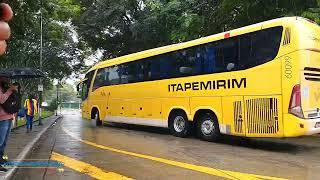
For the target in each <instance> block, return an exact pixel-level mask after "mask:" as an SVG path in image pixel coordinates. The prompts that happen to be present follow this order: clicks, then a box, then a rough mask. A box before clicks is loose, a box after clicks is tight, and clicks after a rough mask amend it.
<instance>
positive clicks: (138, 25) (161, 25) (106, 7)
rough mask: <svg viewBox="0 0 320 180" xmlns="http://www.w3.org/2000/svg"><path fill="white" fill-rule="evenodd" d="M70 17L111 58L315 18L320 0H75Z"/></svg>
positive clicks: (80, 32)
mask: <svg viewBox="0 0 320 180" xmlns="http://www.w3.org/2000/svg"><path fill="white" fill-rule="evenodd" d="M78 2H79V4H80V5H81V6H82V9H83V12H82V13H81V15H80V17H79V18H75V19H73V23H74V24H75V26H76V27H77V30H78V32H79V34H80V35H81V36H82V37H83V38H84V39H85V41H86V42H88V44H89V45H90V47H92V48H93V49H103V50H105V51H104V52H105V54H104V57H105V58H110V57H115V56H120V55H124V54H129V53H132V52H136V51H141V50H144V49H149V48H153V47H157V46H162V45H167V44H171V43H176V42H182V41H187V40H191V39H195V38H198V37H203V36H207V35H211V34H215V33H219V32H222V31H226V30H230V29H234V28H238V27H242V26H245V25H249V24H254V23H258V22H261V21H265V20H270V19H274V18H278V17H284V16H303V17H307V18H310V19H312V20H315V21H316V22H318V23H320V14H319V13H320V9H319V2H320V1H319V0H247V1H242V0H117V1H114V0H96V1H90V0H87V1H85V0H78Z"/></svg>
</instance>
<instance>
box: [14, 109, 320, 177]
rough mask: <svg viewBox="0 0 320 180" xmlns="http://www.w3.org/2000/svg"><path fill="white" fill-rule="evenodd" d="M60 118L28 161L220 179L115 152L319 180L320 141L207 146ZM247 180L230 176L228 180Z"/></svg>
mask: <svg viewBox="0 0 320 180" xmlns="http://www.w3.org/2000/svg"><path fill="white" fill-rule="evenodd" d="M63 113H64V118H63V119H62V120H60V121H58V122H57V123H56V124H55V125H54V126H52V127H51V128H50V129H49V130H48V131H47V133H46V134H45V135H44V136H42V138H41V140H40V141H39V143H38V144H37V146H36V147H35V148H34V149H33V152H32V153H31V154H30V155H29V157H28V158H29V159H50V158H52V153H59V154H61V155H63V156H66V157H69V158H72V159H75V160H77V161H81V162H84V163H88V164H90V165H91V166H94V167H97V168H99V169H101V170H103V171H105V172H113V173H117V174H120V175H123V176H125V177H129V178H133V179H223V176H219V172H218V173H217V175H212V174H210V173H205V172H201V171H197V170H194V169H192V168H191V169H188V167H190V166H188V167H181V166H175V165H172V164H171V165H170V164H168V163H164V162H161V161H157V160H150V159H148V158H143V157H137V156H134V155H130V154H126V153H123V152H116V151H114V150H113V149H110V148H115V149H117V150H122V151H125V152H133V153H138V154H141V155H147V156H148V157H149V156H150V157H157V158H162V159H165V160H171V161H174V162H178V163H179V162H182V163H188V164H189V165H190V164H191V165H198V166H204V167H209V168H214V169H218V171H219V170H227V171H228V172H229V171H230V172H231V173H232V172H239V173H247V174H254V175H263V176H272V177H278V178H287V179H310V180H314V179H320V136H318V137H316V136H313V137H302V138H294V139H250V140H243V139H240V138H233V137H225V138H224V140H223V142H221V143H212V142H205V141H201V140H199V139H196V138H194V137H189V138H178V137H174V136H171V135H170V133H169V131H168V130H167V129H162V128H152V127H142V126H132V125H119V124H117V125H114V124H112V125H110V124H108V125H104V126H103V127H93V126H92V124H91V122H90V121H86V120H82V119H81V116H80V112H79V111H64V112H63ZM70 134H71V135H73V136H71V135H70ZM74 137H78V139H77V138H74ZM79 139H82V140H85V142H82V141H79ZM92 144H94V145H92ZM98 146H99V147H107V149H103V148H99V147H98ZM108 148H109V149H108ZM88 171H90V170H86V169H85V170H82V171H79V170H75V168H70V167H65V168H64V171H63V172H59V171H57V170H56V169H19V170H18V171H17V173H16V174H15V176H14V177H13V179H92V178H93V177H94V176H92V174H91V175H90V173H88ZM249 177H250V176H231V179H232V178H233V179H247V178H249ZM101 179H105V178H101Z"/></svg>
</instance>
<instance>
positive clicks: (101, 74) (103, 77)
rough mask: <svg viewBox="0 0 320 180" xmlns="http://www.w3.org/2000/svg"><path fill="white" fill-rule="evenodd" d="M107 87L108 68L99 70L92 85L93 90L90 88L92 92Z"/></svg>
mask: <svg viewBox="0 0 320 180" xmlns="http://www.w3.org/2000/svg"><path fill="white" fill-rule="evenodd" d="M108 85H110V81H109V69H108V68H103V69H99V70H98V72H97V75H96V78H95V80H94V83H93V88H92V89H93V91H94V90H96V89H98V88H99V87H102V86H108Z"/></svg>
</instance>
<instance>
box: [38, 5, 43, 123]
mask: <svg viewBox="0 0 320 180" xmlns="http://www.w3.org/2000/svg"><path fill="white" fill-rule="evenodd" d="M42 4H43V3H42V0H40V71H42V53H43V32H42V31H43V19H42ZM38 91H39V102H38V107H39V108H38V111H39V124H38V125H39V126H41V125H42V122H41V115H42V91H43V85H42V79H41V78H40V84H39V86H38Z"/></svg>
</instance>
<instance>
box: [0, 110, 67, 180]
mask: <svg viewBox="0 0 320 180" xmlns="http://www.w3.org/2000/svg"><path fill="white" fill-rule="evenodd" d="M60 118H62V116H58V117H56V119H55V120H54V121H53V122H52V123H50V124H49V125H47V127H45V128H43V129H42V130H41V131H40V132H39V133H38V134H37V135H36V137H35V138H34V139H33V140H32V141H31V142H29V143H28V144H27V145H26V146H25V147H24V148H23V150H22V151H21V153H20V154H19V155H18V157H17V161H18V162H20V161H22V160H24V159H25V158H26V156H27V155H28V154H29V152H30V150H31V149H32V148H33V146H34V145H35V144H36V143H37V142H38V141H39V139H40V137H41V136H42V135H43V134H44V133H45V132H46V131H47V130H48V129H49V127H51V126H52V124H54V123H55V122H56V121H57V120H58V119H60ZM16 170H17V167H14V168H12V169H10V170H9V171H8V172H7V173H6V174H5V175H4V176H3V177H0V179H10V178H11V177H12V176H13V174H14V173H15V171H16Z"/></svg>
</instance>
